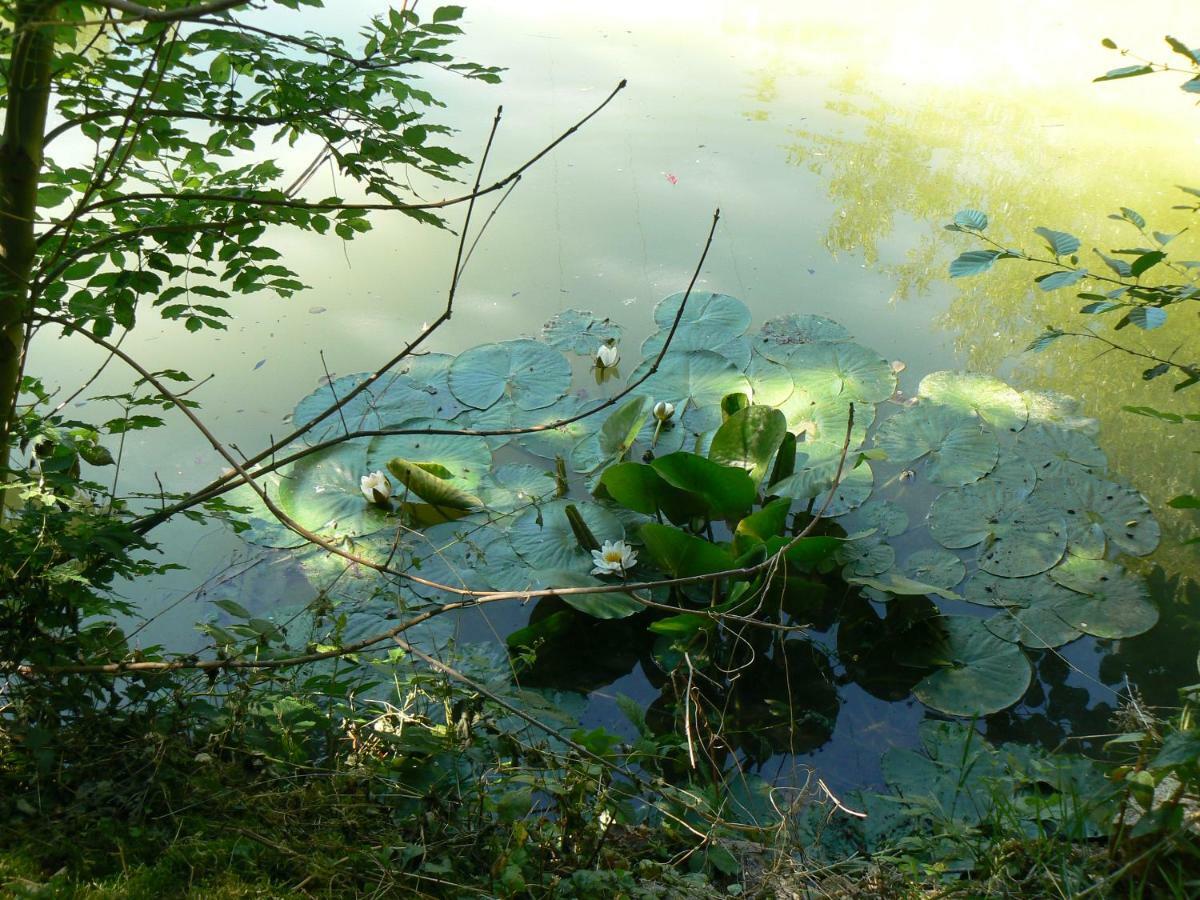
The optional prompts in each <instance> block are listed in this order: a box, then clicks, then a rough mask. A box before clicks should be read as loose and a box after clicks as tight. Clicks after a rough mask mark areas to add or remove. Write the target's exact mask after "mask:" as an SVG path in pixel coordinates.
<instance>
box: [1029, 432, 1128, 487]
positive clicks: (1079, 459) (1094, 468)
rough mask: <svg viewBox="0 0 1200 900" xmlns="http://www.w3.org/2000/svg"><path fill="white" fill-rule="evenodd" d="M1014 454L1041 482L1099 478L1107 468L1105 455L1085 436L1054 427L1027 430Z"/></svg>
mask: <svg viewBox="0 0 1200 900" xmlns="http://www.w3.org/2000/svg"><path fill="white" fill-rule="evenodd" d="M1016 452H1017V455H1018V456H1020V457H1022V458H1024V459H1026V460H1028V461H1029V463H1030V464H1031V465H1032V466H1033V469H1034V471H1035V472H1037V476H1038V478H1040V479H1044V478H1056V477H1066V478H1074V477H1077V476H1079V475H1080V474H1084V473H1087V474H1092V475H1098V474H1100V473H1102V472H1103V471H1104V467H1105V466H1106V465H1107V464H1108V460H1106V459H1105V457H1104V451H1102V450H1101V449H1100V448H1099V447H1097V446H1096V444H1095V442H1094V441H1092V440H1091V439H1090V438H1089V437H1087V436H1086V435H1085V434H1083V433H1081V432H1079V431H1068V430H1066V429H1063V428H1057V427H1055V426H1046V425H1037V426H1033V425H1031V426H1029V427H1028V428H1026V429H1025V430H1024V431H1022V432H1021V434H1020V436H1019V437H1018V439H1017V446H1016Z"/></svg>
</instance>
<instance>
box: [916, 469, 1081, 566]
mask: <svg viewBox="0 0 1200 900" xmlns="http://www.w3.org/2000/svg"><path fill="white" fill-rule="evenodd" d="M929 530H930V533H931V534H932V535H933V537H934V539H935V540H936V541H937V542H938V543H939V544H941V545H942V546H943V547H947V548H949V549H951V550H957V549H962V548H964V547H973V546H975V545H976V544H978V545H980V549H979V567H980V568H981V569H983V570H985V571H987V572H991V573H992V574H994V575H1004V576H1008V577H1014V578H1015V577H1020V576H1022V575H1034V574H1037V573H1038V572H1044V571H1046V570H1047V569H1049V568H1050V567H1051V566H1053V565H1054V564H1055V563H1057V562H1058V561H1059V560H1060V559H1062V557H1063V554H1064V553H1065V552H1066V549H1067V534H1066V532H1067V526H1066V523H1065V522H1064V521H1063V516H1062V514H1061V513H1059V512H1058V511H1057V510H1055V509H1052V508H1050V507H1049V506H1047V505H1046V504H1045V503H1043V502H1040V501H1039V500H1038V498H1037V495H1036V494H1034V495H1032V496H1031V497H1029V498H1027V499H1021V498H1015V497H1013V496H1012V495H1011V494H1010V493H1008V492H1007V491H1005V490H1004V489H1003V488H1002V487H1000V486H998V485H995V484H988V483H987V482H986V481H983V482H980V483H978V484H969V485H967V486H965V487H961V488H956V489H954V490H949V491H943V492H942V493H941V494H939V495H938V496H937V497H936V498H935V499H934V501H933V504H932V505H931V506H930V510H929Z"/></svg>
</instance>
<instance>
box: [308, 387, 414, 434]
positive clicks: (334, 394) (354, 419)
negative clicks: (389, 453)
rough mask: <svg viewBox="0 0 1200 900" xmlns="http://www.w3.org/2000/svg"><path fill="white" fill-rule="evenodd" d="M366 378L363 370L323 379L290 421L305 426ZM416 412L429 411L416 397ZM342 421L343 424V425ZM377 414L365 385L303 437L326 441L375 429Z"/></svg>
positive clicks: (371, 395)
mask: <svg viewBox="0 0 1200 900" xmlns="http://www.w3.org/2000/svg"><path fill="white" fill-rule="evenodd" d="M366 380H367V375H366V373H362V374H357V375H343V376H342V377H341V378H337V379H334V380H333V381H332V382H326V383H325V384H322V385H321V386H320V387H318V388H317V389H316V390H315V391H313V392H312V393H311V394H309V395H308V396H307V397H305V398H304V399H303V400H301V401H300V402H299V403H297V404H296V408H295V409H294V410H292V424H293V425H296V426H297V427H299V426H301V425H307V424H308V423H309V422H311V421H312V420H313V419H315V418H316V417H317V416H318V415H319V414H320V413H323V412H324V411H325V410H326V409H328V408H329V407H330V406H332V405H333V404H334V403H336V402H337V401H338V400H340V399H342V398H343V397H346V396H348V395H349V394H350V392H351V391H352V390H354V389H355V388H356V387H358V386H359V385H361V384H362V383H363V382H364V381H366ZM417 408H418V409H417V411H418V414H420V415H427V414H429V413H431V412H432V410H431V409H430V408H429V407H428V406H427V405H426V404H425V403H424V402H423V401H421V400H420V399H419V398H418V402H417ZM343 420H344V424H343ZM380 424H381V423H380V421H379V417H378V416H377V415H376V414H375V394H374V392H373V391H372V390H371V389H370V388H368V389H367V390H365V391H363V392H362V393H360V394H358V395H357V396H356V397H354V398H353V399H352V400H350V401H349V402H347V403H346V405H345V406H343V407H342V409H341V415H339V414H338V413H334V414H333V415H331V416H327V417H326V418H324V419H322V420H321V421H320V422H318V423H317V424H316V425H314V426H313V427H312V428H311V429H310V430H309V431H308V432H307V434H305V436H304V440H305V441H307V442H308V443H311V444H316V443H319V442H320V441H324V440H327V439H329V438H331V437H334V436H335V435H339V434H344V433H346V432H347V431H358V430H359V429H362V428H377V427H379V425H380Z"/></svg>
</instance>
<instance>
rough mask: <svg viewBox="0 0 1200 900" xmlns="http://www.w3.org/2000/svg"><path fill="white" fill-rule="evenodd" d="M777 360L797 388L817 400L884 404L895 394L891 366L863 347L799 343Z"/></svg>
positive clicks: (858, 345) (894, 382)
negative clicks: (828, 399)
mask: <svg viewBox="0 0 1200 900" xmlns="http://www.w3.org/2000/svg"><path fill="white" fill-rule="evenodd" d="M776 361H777V362H781V363H783V364H784V365H785V366H787V368H788V371H790V372H791V373H792V379H793V380H794V381H795V383H796V387H797V388H804V389H805V390H808V391H809V392H810V393H812V394H813V395H814V396H817V397H840V398H842V399H844V400H848V401H853V402H855V403H882V402H883V401H884V400H886V399H888V398H889V397H890V396H892V394H894V393H895V391H896V375H895V373H893V372H892V367H891V364H890V363H889V362H888V361H887V360H886V359H884V358H883V357H881V356H879V355H878V354H877V353H875V352H874V351H872V350H868V349H867V348H866V347H863V346H862V345H860V344H852V343H841V344H826V343H821V344H797V345H794V346H791V347H789V348H788V352H787V354H786V356H785V357H783V358H780V359H778V360H776Z"/></svg>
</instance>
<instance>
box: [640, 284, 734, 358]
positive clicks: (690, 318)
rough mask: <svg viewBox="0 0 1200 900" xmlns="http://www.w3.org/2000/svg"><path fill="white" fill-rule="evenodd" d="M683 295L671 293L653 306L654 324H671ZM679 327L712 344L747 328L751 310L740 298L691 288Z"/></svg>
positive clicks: (660, 328)
mask: <svg viewBox="0 0 1200 900" xmlns="http://www.w3.org/2000/svg"><path fill="white" fill-rule="evenodd" d="M683 298H684V294H682V293H678V294H671V295H670V296H669V297H664V298H663V299H662V300H661V301H659V303H658V305H657V306H656V307H654V324H655V325H657V326H658V328H659V330H661V331H665V330H667V329H669V328H670V327H671V323H672V322H674V321H675V315H676V314H677V313H678V312H679V305H680V304H681V303H682V302H683ZM679 327H680V328H686V329H687V330H688V331H689V332H691V334H692V336H693V339H703V340H707V341H709V345H710V346H715V345H717V344H722V343H724V342H725V341H727V340H729V339H730V338H734V337H737V336H738V335H741V334H745V333H746V329H747V328H749V327H750V310H749V309H747V308H746V304H744V303H742V301H741V300H738V299H737V298H736V297H730V296H729V295H728V294H712V293H705V292H702V291H693V292H692V294H691V296H689V297H688V298H687V308H686V309H684V311H683V316H682V317H681V318H680V320H679Z"/></svg>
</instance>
